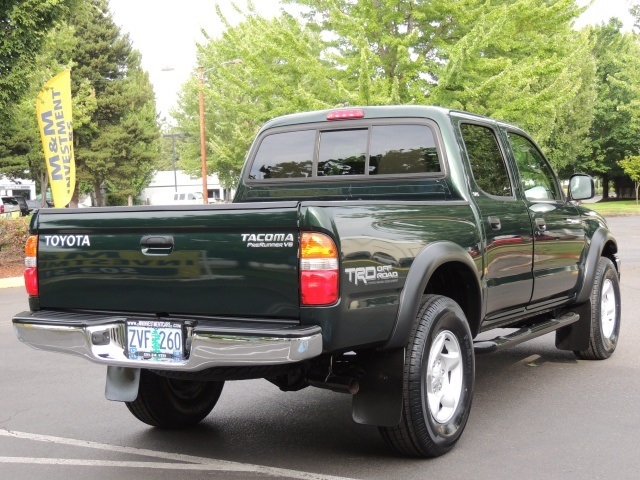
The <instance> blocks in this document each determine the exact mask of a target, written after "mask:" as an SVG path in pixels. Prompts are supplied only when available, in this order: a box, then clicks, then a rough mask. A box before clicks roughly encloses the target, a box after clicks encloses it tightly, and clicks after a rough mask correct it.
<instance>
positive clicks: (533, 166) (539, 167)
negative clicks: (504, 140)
mask: <svg viewBox="0 0 640 480" xmlns="http://www.w3.org/2000/svg"><path fill="white" fill-rule="evenodd" d="M507 135H508V137H509V142H510V143H511V148H512V149H513V155H514V156H515V158H516V163H517V164H518V170H520V177H521V178H522V187H523V189H524V194H525V196H526V197H527V199H528V200H560V190H559V188H558V184H557V183H556V179H555V176H554V175H553V171H552V170H551V167H550V166H549V164H548V163H547V161H546V160H545V159H544V157H543V156H542V153H540V150H538V149H537V147H536V146H535V145H534V144H533V143H532V142H531V141H530V140H529V139H527V138H525V137H523V136H521V135H518V134H516V133H511V132H509V133H508V134H507Z"/></svg>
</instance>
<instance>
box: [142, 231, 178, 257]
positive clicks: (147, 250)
mask: <svg viewBox="0 0 640 480" xmlns="http://www.w3.org/2000/svg"><path fill="white" fill-rule="evenodd" d="M173 245H174V243H173V237H172V236H170V235H145V236H144V237H142V238H141V239H140V249H141V250H142V253H143V254H145V255H169V254H170V253H171V252H173Z"/></svg>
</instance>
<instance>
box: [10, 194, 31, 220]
mask: <svg viewBox="0 0 640 480" xmlns="http://www.w3.org/2000/svg"><path fill="white" fill-rule="evenodd" d="M13 198H15V199H16V201H17V202H18V205H20V215H21V216H23V217H26V216H27V215H29V214H30V213H31V209H30V208H29V204H28V203H27V199H26V198H24V197H23V196H22V195H16V196H14V197H13Z"/></svg>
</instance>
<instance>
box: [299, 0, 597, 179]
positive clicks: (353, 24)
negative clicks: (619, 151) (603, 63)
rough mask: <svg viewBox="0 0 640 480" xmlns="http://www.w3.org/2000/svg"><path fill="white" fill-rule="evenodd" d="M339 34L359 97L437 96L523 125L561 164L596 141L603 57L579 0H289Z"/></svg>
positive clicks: (341, 58)
mask: <svg viewBox="0 0 640 480" xmlns="http://www.w3.org/2000/svg"><path fill="white" fill-rule="evenodd" d="M288 1H289V3H295V4H299V5H304V6H306V7H308V8H309V12H308V14H307V18H308V20H309V21H310V22H311V24H312V25H313V24H314V22H315V24H316V28H317V29H319V30H322V31H325V32H329V33H330V34H331V35H332V38H333V40H332V42H331V43H330V44H329V49H328V52H334V53H335V54H334V55H333V56H332V57H331V58H332V60H333V61H334V63H335V64H337V65H340V66H341V68H344V69H345V72H346V74H347V78H348V79H349V80H350V84H349V85H350V87H349V88H350V89H352V90H354V91H357V92H358V99H357V101H358V103H362V104H389V103H429V104H435V105H442V106H445V107H449V108H456V109H463V110H468V111H471V112H475V113H479V114H484V115H489V116H493V117H496V118H500V119H504V120H507V121H511V122H514V123H517V124H519V125H521V126H522V127H523V128H525V129H527V130H528V131H529V132H530V133H531V134H532V135H533V136H534V137H535V138H536V139H537V140H538V141H539V142H540V143H541V145H542V147H543V148H544V149H545V151H546V152H547V153H548V154H549V156H550V157H551V160H552V162H553V163H554V164H555V166H556V167H557V168H560V169H562V170H565V171H567V172H569V171H573V170H575V169H576V168H577V167H576V165H575V163H576V156H577V154H579V153H582V152H584V151H585V150H586V149H587V147H588V140H587V138H586V133H587V132H588V129H589V126H590V125H591V120H592V118H593V106H594V101H595V90H594V87H593V83H594V82H593V79H594V74H595V65H594V62H593V60H592V58H591V52H590V51H589V48H588V42H587V40H586V38H585V36H584V35H581V34H579V33H577V32H575V31H574V30H573V29H572V25H573V21H574V20H575V19H576V18H577V17H578V15H579V14H580V13H581V12H582V10H583V9H581V8H579V7H578V6H577V5H576V4H575V2H574V1H573V0H547V1H544V2H541V1H539V0H493V1H490V2H488V1H486V0H443V1H439V2H433V1H430V0H379V1H375V2H372V1H370V0H288Z"/></svg>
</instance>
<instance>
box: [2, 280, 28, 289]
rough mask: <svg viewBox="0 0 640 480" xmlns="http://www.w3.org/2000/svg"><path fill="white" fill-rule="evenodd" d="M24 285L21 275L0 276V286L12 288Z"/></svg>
mask: <svg viewBox="0 0 640 480" xmlns="http://www.w3.org/2000/svg"><path fill="white" fill-rule="evenodd" d="M22 286H24V279H23V278H22V277H11V278H0V288H13V287H22Z"/></svg>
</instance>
